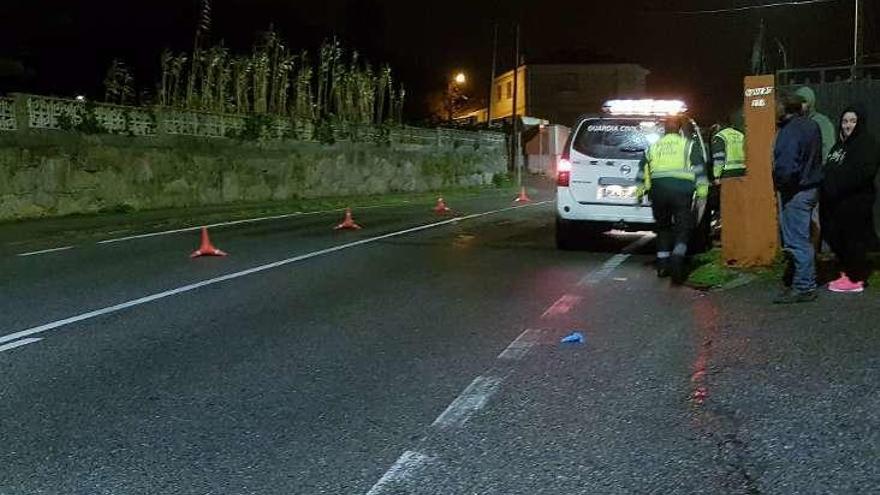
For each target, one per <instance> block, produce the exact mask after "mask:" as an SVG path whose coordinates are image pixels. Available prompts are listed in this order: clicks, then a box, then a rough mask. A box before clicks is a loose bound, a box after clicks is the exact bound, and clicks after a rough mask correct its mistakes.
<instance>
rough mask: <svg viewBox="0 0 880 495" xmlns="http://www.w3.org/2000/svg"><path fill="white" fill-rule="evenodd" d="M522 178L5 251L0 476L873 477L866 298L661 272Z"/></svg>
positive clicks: (560, 486)
mask: <svg viewBox="0 0 880 495" xmlns="http://www.w3.org/2000/svg"><path fill="white" fill-rule="evenodd" d="M535 195H536V198H535V199H536V200H537V203H536V204H532V205H529V206H525V207H521V208H512V207H513V206H514V205H513V204H512V203H511V202H509V200H508V199H507V198H499V197H497V195H496V196H487V197H486V198H482V199H480V198H477V199H472V200H468V201H467V202H465V203H463V204H452V205H450V206H451V207H453V208H454V209H455V211H456V215H459V216H461V217H462V218H461V219H459V220H452V217H437V216H435V215H433V213H432V212H431V211H430V207H429V205H424V204H418V205H408V206H395V207H388V208H373V209H367V210H361V211H355V220H356V221H358V222H359V223H361V224H362V225H363V226H364V229H363V230H360V231H356V232H355V231H334V230H333V229H332V227H333V225H335V224H336V223H338V222H339V220H340V218H339V214H338V212H333V213H326V214H315V215H305V216H297V217H291V218H284V219H278V220H268V221H264V222H257V223H250V224H237V225H230V226H226V227H219V228H215V229H213V230H212V231H211V234H212V238H213V240H214V242H215V244H217V246H218V247H219V248H221V249H223V250H226V251H228V252H229V253H230V256H229V257H226V258H200V259H195V260H190V259H189V258H188V254H189V252H190V251H192V250H193V249H194V248H195V247H196V245H197V243H198V234H197V233H196V232H182V233H172V234H168V235H160V236H153V237H147V238H142V239H135V240H131V241H125V242H116V243H110V244H83V245H78V246H77V248H75V249H70V250H65V251H57V252H49V253H44V254H38V255H33V256H27V257H20V256H13V255H6V256H3V257H0V273H2V277H0V278H2V282H0V294H2V299H0V435H2V437H0V438H2V441H0V494H2V495H17V494H28V495H30V494H76V495H80V494H82V495H92V494H113V495H128V494H158V493H161V494H199V495H204V494H217V495H226V494H230V495H231V494H261V495H262V494H369V495H383V494H499V495H500V494H523V495H525V494H605V493H621V494H623V493H656V494H692V493H706V494H726V493H730V494H794V493H804V494H808V493H809V494H812V493H816V494H819V493H847V494H848V493H866V494H869V493H880V461H878V459H880V419H878V411H880V392H878V387H877V383H878V379H880V376H878V375H880V371H878V370H880V335H878V331H877V325H876V321H878V319H880V305H878V303H877V300H876V293H874V294H863V295H862V296H858V297H845V296H843V297H839V296H837V295H825V296H823V297H822V298H821V299H820V301H819V302H818V303H816V304H812V305H806V306H799V307H796V308H792V307H773V306H771V305H770V304H768V301H769V299H770V297H771V296H772V291H773V290H774V287H773V286H772V284H768V283H756V284H752V285H749V286H746V287H741V288H738V289H735V290H731V291H727V292H719V293H703V292H698V291H695V290H691V289H687V288H678V289H673V288H670V287H669V286H668V283H667V282H665V281H661V280H658V279H657V278H656V277H655V276H654V274H653V272H652V271H651V267H650V266H649V262H650V259H651V256H650V250H651V244H650V238H649V237H647V236H645V235H643V234H612V235H609V236H607V237H605V238H603V239H601V240H599V241H597V242H595V243H591V244H589V245H587V246H585V248H584V249H583V250H580V251H572V252H561V251H557V250H556V249H555V248H554V246H553V208H554V206H553V205H552V204H550V203H540V202H541V201H544V200H549V199H552V198H551V195H550V194H549V193H548V192H543V193H542V192H536V193H535ZM412 229H418V230H414V231H413V230H412ZM574 331H578V332H580V333H581V334H582V335H583V336H584V342H583V343H580V344H561V343H560V339H561V338H563V337H565V336H566V335H568V334H570V333H571V332H574ZM38 339H39V340H38Z"/></svg>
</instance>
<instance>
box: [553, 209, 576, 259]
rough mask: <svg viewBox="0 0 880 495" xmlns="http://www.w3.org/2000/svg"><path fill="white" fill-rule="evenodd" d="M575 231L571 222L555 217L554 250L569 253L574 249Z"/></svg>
mask: <svg viewBox="0 0 880 495" xmlns="http://www.w3.org/2000/svg"><path fill="white" fill-rule="evenodd" d="M574 240H575V229H574V225H573V224H572V222H570V221H568V220H563V219H562V218H559V217H556V249H562V250H564V251H569V250H572V249H574V248H575V242H574Z"/></svg>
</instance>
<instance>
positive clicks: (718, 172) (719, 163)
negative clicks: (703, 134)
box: [712, 126, 746, 183]
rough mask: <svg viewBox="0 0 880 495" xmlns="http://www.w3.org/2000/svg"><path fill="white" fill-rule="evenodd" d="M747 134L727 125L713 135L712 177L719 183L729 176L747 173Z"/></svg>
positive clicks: (740, 175) (739, 175)
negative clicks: (745, 143) (745, 144)
mask: <svg viewBox="0 0 880 495" xmlns="http://www.w3.org/2000/svg"><path fill="white" fill-rule="evenodd" d="M744 140H745V136H744V135H743V133H742V132H740V131H738V130H737V129H735V128H734V127H733V126H727V127H725V128H723V129H721V130H720V131H718V132H717V133H715V135H714V136H712V165H713V167H712V168H713V172H714V173H713V174H712V178H713V179H714V180H715V181H716V183H718V181H720V180H721V179H726V178H728V177H742V176H743V175H745V174H746V154H745V150H744V149H743V142H744Z"/></svg>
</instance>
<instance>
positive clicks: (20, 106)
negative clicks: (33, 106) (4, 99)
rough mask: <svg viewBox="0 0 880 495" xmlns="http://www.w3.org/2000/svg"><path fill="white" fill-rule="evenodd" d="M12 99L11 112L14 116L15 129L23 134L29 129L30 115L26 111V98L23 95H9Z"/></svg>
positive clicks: (25, 95)
mask: <svg viewBox="0 0 880 495" xmlns="http://www.w3.org/2000/svg"><path fill="white" fill-rule="evenodd" d="M9 96H11V97H12V111H13V113H14V115H15V128H16V130H17V131H19V132H25V131H28V130H30V128H31V115H30V111H29V110H28V98H29V97H30V95H27V94H25V93H10V95H9Z"/></svg>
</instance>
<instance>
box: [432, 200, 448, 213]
mask: <svg viewBox="0 0 880 495" xmlns="http://www.w3.org/2000/svg"><path fill="white" fill-rule="evenodd" d="M450 211H452V210H451V209H450V208H449V207H448V206H446V201H443V198H437V206H435V207H434V213H436V214H438V215H445V214H447V213H449V212H450Z"/></svg>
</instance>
